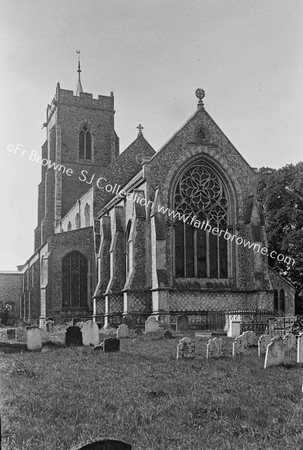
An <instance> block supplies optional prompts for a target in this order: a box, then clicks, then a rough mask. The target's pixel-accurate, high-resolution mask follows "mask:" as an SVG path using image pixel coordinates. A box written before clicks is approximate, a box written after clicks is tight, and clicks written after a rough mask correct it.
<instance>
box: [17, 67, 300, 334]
mask: <svg viewBox="0 0 303 450" xmlns="http://www.w3.org/2000/svg"><path fill="white" fill-rule="evenodd" d="M196 96H197V98H198V106H197V108H196V109H195V110H194V112H193V114H192V115H191V116H190V117H189V119H188V120H187V121H186V123H185V124H184V125H182V126H181V128H179V129H178V131H176V133H175V134H174V135H173V136H172V137H171V138H170V139H169V141H168V142H167V143H166V144H165V145H164V146H163V147H162V148H161V149H159V150H158V151H157V152H156V151H155V150H154V149H153V148H152V146H151V145H150V144H149V143H148V142H147V141H146V139H145V138H144V136H143V127H142V126H141V125H139V126H138V135H137V138H136V139H135V140H134V142H132V143H131V144H130V145H129V147H127V148H126V149H125V150H124V151H123V152H121V153H120V149H119V138H118V136H117V133H116V131H115V124H114V115H115V110H114V96H113V93H111V94H110V95H109V96H104V95H99V96H98V98H93V96H92V94H89V93H86V92H83V89H82V85H81V80H80V72H79V80H78V86H77V89H76V92H75V94H74V93H73V91H70V90H65V89H61V87H60V85H59V84H57V88H56V93H55V96H54V98H53V100H52V102H51V104H50V105H48V107H47V111H46V121H45V123H44V127H45V129H46V141H45V143H44V145H43V146H42V154H41V157H40V156H38V154H37V152H36V153H33V152H34V151H33V152H32V154H31V159H32V160H36V161H37V158H40V159H39V163H41V183H40V184H39V186H38V225H37V228H36V229H35V251H34V254H33V255H32V256H31V257H30V258H29V259H28V261H27V262H26V263H25V264H24V265H22V266H19V267H18V270H19V273H20V274H22V277H23V284H22V289H21V291H22V292H20V297H19V298H18V300H17V301H16V303H18V305H16V310H17V311H18V315H19V317H20V318H23V319H24V320H26V321H32V322H35V321H37V322H38V323H39V324H40V326H43V325H44V323H45V320H46V318H47V317H49V316H52V317H53V318H54V320H55V322H57V323H62V322H65V321H66V320H68V318H73V317H79V318H82V319H84V318H89V317H90V318H91V317H92V316H93V317H94V318H95V320H97V321H98V322H101V323H103V324H104V325H105V326H108V325H117V324H119V323H121V322H122V319H123V317H125V316H126V315H127V316H128V317H130V316H131V317H132V319H133V320H134V321H135V322H136V324H137V325H140V324H143V323H144V321H145V320H146V318H147V317H148V316H149V315H156V316H157V317H158V319H159V320H160V322H161V323H165V324H173V323H175V321H176V317H177V316H178V315H179V314H182V313H185V314H186V315H187V316H188V318H189V321H190V323H191V324H192V325H199V323H201V321H203V317H204V315H205V312H206V311H221V312H226V311H228V310H256V309H257V310H270V311H274V310H275V311H278V312H285V313H287V314H294V289H293V288H292V286H291V285H290V284H289V283H287V282H285V281H283V279H281V278H279V277H278V276H277V274H275V273H273V272H272V271H271V270H269V268H268V261H267V256H266V255H265V254H262V253H261V251H260V248H262V247H266V246H267V240H266V233H265V228H264V222H263V218H262V214H261V212H260V208H259V205H258V201H257V197H256V195H257V184H258V174H257V171H256V170H254V169H252V168H251V167H250V166H249V164H248V163H247V162H246V161H245V159H244V158H243V157H242V156H241V154H240V153H239V152H238V151H237V150H236V148H235V147H234V146H233V145H232V143H231V142H230V141H229V139H228V138H227V137H226V136H225V134H224V133H223V132H222V131H221V129H220V128H219V127H218V125H217V124H216V123H215V121H214V120H213V119H212V118H211V117H210V115H209V114H208V113H207V111H206V109H205V108H204V104H203V98H204V91H203V90H202V89H197V91H196ZM193 99H194V97H193ZM247 241H250V243H254V244H256V245H255V246H254V247H252V246H248V245H247V246H245V245H244V243H245V242H247ZM277 282H278V284H279V292H278V291H277V289H276V288H275V284H277ZM276 292H278V294H277V293H276ZM277 295H278V297H277ZM279 296H280V297H279Z"/></svg>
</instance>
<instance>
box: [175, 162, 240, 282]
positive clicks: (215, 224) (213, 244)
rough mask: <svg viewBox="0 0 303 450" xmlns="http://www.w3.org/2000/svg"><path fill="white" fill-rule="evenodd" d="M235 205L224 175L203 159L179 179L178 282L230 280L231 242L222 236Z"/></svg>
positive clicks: (188, 166)
mask: <svg viewBox="0 0 303 450" xmlns="http://www.w3.org/2000/svg"><path fill="white" fill-rule="evenodd" d="M232 203H233V202H232V201H231V199H230V194H229V190H228V187H227V185H226V183H225V181H224V180H223V178H222V177H221V176H220V173H219V172H218V171H217V170H216V169H215V167H214V166H212V165H210V164H208V162H207V161H205V160H204V159H202V158H199V159H195V160H194V161H191V162H190V163H189V164H187V166H186V167H185V168H184V169H183V171H181V172H179V174H178V175H177V176H176V179H175V183H174V186H173V190H172V209H173V210H174V213H175V220H174V262H175V264H174V275H175V277H176V278H223V279H224V278H228V277H229V267H231V264H230V261H229V258H230V257H229V250H228V242H227V240H226V239H224V238H223V236H222V233H223V231H225V230H226V229H227V227H228V225H229V223H230V221H231V205H232ZM178 213H179V215H178ZM182 217H183V219H184V218H185V217H188V218H189V219H188V220H182ZM213 230H215V231H216V232H215V233H213V232H212V231H213Z"/></svg>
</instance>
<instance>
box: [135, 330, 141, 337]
mask: <svg viewBox="0 0 303 450" xmlns="http://www.w3.org/2000/svg"><path fill="white" fill-rule="evenodd" d="M134 333H135V335H136V336H137V337H138V336H142V334H143V331H142V330H141V328H136V329H135V331H134Z"/></svg>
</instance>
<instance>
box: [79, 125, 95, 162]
mask: <svg viewBox="0 0 303 450" xmlns="http://www.w3.org/2000/svg"><path fill="white" fill-rule="evenodd" d="M79 159H86V160H88V161H91V159H92V135H91V133H90V131H89V129H88V127H87V125H84V126H83V128H82V130H81V131H80V133H79Z"/></svg>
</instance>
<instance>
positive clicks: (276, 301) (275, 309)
mask: <svg viewBox="0 0 303 450" xmlns="http://www.w3.org/2000/svg"><path fill="white" fill-rule="evenodd" d="M278 310H279V298H278V291H277V289H274V311H278Z"/></svg>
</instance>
